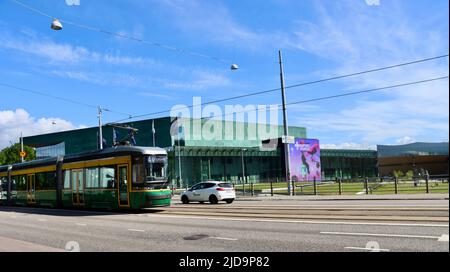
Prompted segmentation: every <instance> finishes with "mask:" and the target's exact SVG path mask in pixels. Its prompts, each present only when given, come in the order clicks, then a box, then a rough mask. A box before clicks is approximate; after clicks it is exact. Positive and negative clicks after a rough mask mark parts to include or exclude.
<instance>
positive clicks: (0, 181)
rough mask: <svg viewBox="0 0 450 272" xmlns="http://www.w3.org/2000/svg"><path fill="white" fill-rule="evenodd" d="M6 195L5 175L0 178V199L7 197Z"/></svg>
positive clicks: (6, 182) (6, 180)
mask: <svg viewBox="0 0 450 272" xmlns="http://www.w3.org/2000/svg"><path fill="white" fill-rule="evenodd" d="M7 195H8V179H7V178H6V177H1V178H0V199H2V200H5V199H7Z"/></svg>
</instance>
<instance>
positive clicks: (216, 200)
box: [209, 195, 219, 204]
mask: <svg viewBox="0 0 450 272" xmlns="http://www.w3.org/2000/svg"><path fill="white" fill-rule="evenodd" d="M209 202H210V203H211V204H217V203H219V200H218V199H217V196H215V195H210V196H209Z"/></svg>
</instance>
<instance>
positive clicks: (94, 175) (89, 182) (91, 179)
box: [86, 168, 99, 188]
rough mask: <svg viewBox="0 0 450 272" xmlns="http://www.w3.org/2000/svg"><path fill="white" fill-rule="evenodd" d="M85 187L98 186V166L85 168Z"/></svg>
mask: <svg viewBox="0 0 450 272" xmlns="http://www.w3.org/2000/svg"><path fill="white" fill-rule="evenodd" d="M86 188H99V178H98V168H87V169H86Z"/></svg>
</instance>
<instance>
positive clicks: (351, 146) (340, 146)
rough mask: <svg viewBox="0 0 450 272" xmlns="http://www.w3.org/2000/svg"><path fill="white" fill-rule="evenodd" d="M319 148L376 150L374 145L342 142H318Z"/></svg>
mask: <svg viewBox="0 0 450 272" xmlns="http://www.w3.org/2000/svg"><path fill="white" fill-rule="evenodd" d="M320 148H321V149H351V150H377V146H376V145H368V144H358V143H342V144H322V143H321V144H320Z"/></svg>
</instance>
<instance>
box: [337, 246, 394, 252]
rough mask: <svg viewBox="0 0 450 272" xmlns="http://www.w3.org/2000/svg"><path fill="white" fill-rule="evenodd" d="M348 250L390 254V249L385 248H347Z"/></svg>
mask: <svg viewBox="0 0 450 272" xmlns="http://www.w3.org/2000/svg"><path fill="white" fill-rule="evenodd" d="M345 248H346V249H355V250H367V251H372V252H380V251H381V252H388V251H390V250H389V249H384V248H377V249H375V248H367V247H345Z"/></svg>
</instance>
